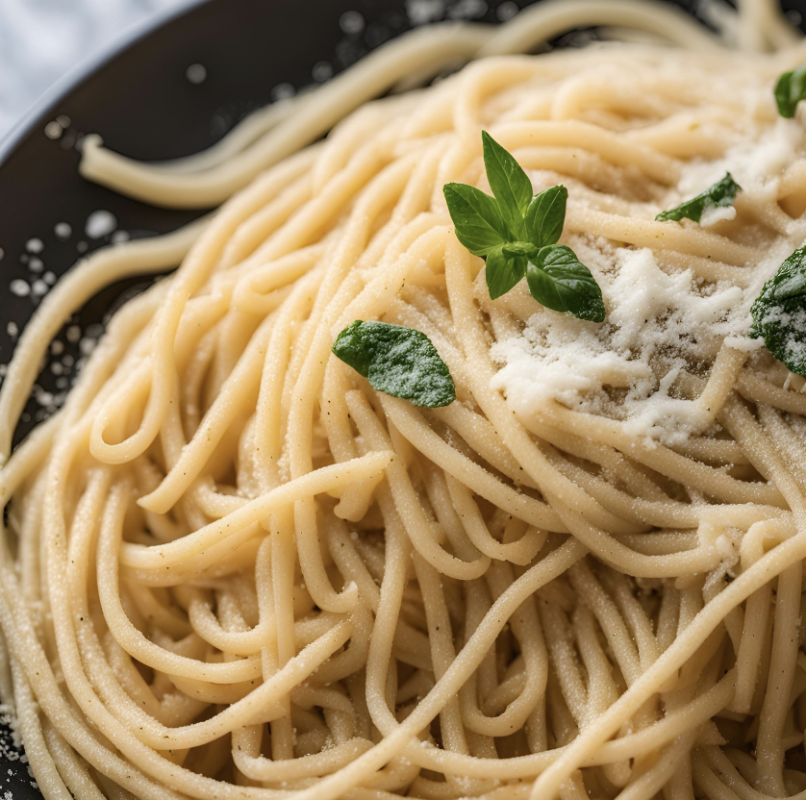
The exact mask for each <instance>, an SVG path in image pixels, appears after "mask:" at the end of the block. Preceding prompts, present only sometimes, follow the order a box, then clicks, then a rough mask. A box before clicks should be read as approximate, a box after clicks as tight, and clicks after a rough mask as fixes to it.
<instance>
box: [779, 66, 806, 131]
mask: <svg viewBox="0 0 806 800" xmlns="http://www.w3.org/2000/svg"><path fill="white" fill-rule="evenodd" d="M801 100H806V64H802V65H801V66H799V67H798V68H797V69H796V70H794V71H793V72H785V73H784V74H783V75H781V77H780V78H778V82H777V83H776V84H775V104H776V105H777V106H778V113H779V114H780V115H781V116H782V117H786V118H787V119H792V117H794V116H795V112H796V111H797V109H798V103H799V102H800V101H801Z"/></svg>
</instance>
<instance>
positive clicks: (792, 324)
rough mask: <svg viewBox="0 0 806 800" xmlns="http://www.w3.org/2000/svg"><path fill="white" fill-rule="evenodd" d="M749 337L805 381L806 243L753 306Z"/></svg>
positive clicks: (780, 268) (772, 279)
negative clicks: (760, 342) (758, 340)
mask: <svg viewBox="0 0 806 800" xmlns="http://www.w3.org/2000/svg"><path fill="white" fill-rule="evenodd" d="M750 313H751V314H752V317H753V327H752V330H751V336H753V338H755V339H759V338H763V339H764V344H765V345H766V346H767V349H768V350H769V351H770V352H771V353H772V354H773V355H774V356H775V357H776V358H777V359H778V360H779V361H782V362H783V363H784V364H785V365H786V366H787V367H788V368H789V369H790V370H791V371H792V372H794V373H796V374H797V375H801V376H803V377H804V378H806V244H804V245H803V246H802V247H800V248H799V249H798V250H795V252H794V253H792V255H791V256H789V258H787V259H786V261H784V263H783V264H781V266H780V267H779V269H778V272H777V273H776V274H775V276H774V277H773V278H771V279H770V280H768V281H767V283H765V284H764V288H763V289H762V290H761V294H760V295H759V296H758V298H756V301H755V302H754V303H753V306H752V308H751V309H750Z"/></svg>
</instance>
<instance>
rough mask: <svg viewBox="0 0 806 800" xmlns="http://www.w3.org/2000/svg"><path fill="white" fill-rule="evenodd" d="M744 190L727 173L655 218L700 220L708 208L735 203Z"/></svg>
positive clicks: (664, 219) (662, 220)
mask: <svg viewBox="0 0 806 800" xmlns="http://www.w3.org/2000/svg"><path fill="white" fill-rule="evenodd" d="M741 190H742V187H741V186H739V184H738V183H736V181H735V180H733V176H732V175H731V174H730V172H726V173H725V177H724V178H722V180H719V181H717V182H716V183H715V184H714V185H713V186H710V187H709V188H708V189H706V190H705V191H704V192H702V193H701V194H698V195H697V196H696V197H692V198H691V200H686V202H685V203H681V204H680V205H679V206H677V207H676V208H672V209H670V210H669V211H661V213H660V214H658V215H657V216H656V217H655V219H657V220H660V221H661V222H665V221H667V220H674V221H675V222H680V220H682V219H684V218H686V219H692V220H694V222H699V221H700V220H701V219H702V215H703V213H704V212H705V209H706V208H727V207H728V206H731V205H733V201H734V200H735V199H736V195H737V194H739V192H740V191H741Z"/></svg>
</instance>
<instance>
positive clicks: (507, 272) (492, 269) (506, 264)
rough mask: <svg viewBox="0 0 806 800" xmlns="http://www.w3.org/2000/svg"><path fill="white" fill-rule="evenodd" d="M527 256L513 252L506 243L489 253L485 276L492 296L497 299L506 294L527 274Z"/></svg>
mask: <svg viewBox="0 0 806 800" xmlns="http://www.w3.org/2000/svg"><path fill="white" fill-rule="evenodd" d="M527 263H528V262H527V259H526V256H524V255H520V254H511V253H508V252H507V251H506V245H505V246H504V247H499V248H498V249H496V250H493V251H492V252H491V253H488V254H487V266H486V269H485V277H486V278H487V289H488V291H489V292H490V297H491V298H492V299H493V300H495V299H496V298H498V297H501V295H502V294H506V293H507V292H508V291H509V290H510V289H512V288H513V287H514V286H515V284H516V283H518V282H519V281H520V279H521V278H522V277H523V276H524V275H525V274H526V264H527Z"/></svg>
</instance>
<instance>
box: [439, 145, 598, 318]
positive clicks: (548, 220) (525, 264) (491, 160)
mask: <svg viewBox="0 0 806 800" xmlns="http://www.w3.org/2000/svg"><path fill="white" fill-rule="evenodd" d="M481 137H482V144H483V151H484V168H485V170H486V172H487V180H488V181H489V183H490V188H491V189H492V190H493V195H494V197H490V195H488V194H486V193H485V192H482V191H481V190H480V189H477V188H476V187H475V186H468V185H467V184H465V183H449V184H446V185H445V187H444V189H443V192H444V194H445V201H446V203H447V204H448V211H449V213H450V215H451V219H452V220H453V224H454V226H455V229H456V238H457V239H459V241H460V242H461V243H462V244H463V245H464V246H465V247H466V248H467V249H468V250H469V251H470V252H471V253H473V255H476V256H481V257H483V258H484V259H486V267H485V276H486V278H487V289H488V290H489V292H490V297H491V298H492V299H493V300H495V299H496V298H498V297H501V295H503V294H506V293H507V292H508V291H509V290H510V289H512V288H513V287H514V286H515V285H516V284H517V283H519V282H520V280H521V279H522V278H523V277H526V279H527V283H528V285H529V291H530V292H531V294H532V297H534V298H535V300H537V301H538V302H539V303H541V304H542V305H544V306H546V308H550V309H552V310H554V311H561V312H564V313H567V314H572V315H573V316H575V317H578V318H579V319H585V320H590V321H592V322H602V321H603V320H604V318H605V308H604V302H603V300H602V290H601V289H600V288H599V285H598V284H597V283H596V280H595V279H594V277H593V275H592V274H591V271H590V270H589V269H588V268H587V267H586V266H585V265H584V264H582V263H580V261H579V259H577V257H576V255H575V254H574V251H573V250H571V248H570V247H566V246H565V245H559V244H557V242H558V240H559V238H560V236H561V235H562V232H563V225H564V224H565V210H566V203H567V200H568V191H567V190H566V188H565V187H564V186H552V187H551V188H550V189H546V190H545V191H544V192H540V193H539V194H536V195H534V194H533V193H532V182H531V181H530V180H529V176H528V175H527V174H526V173H525V172H524V171H523V169H522V168H521V166H520V164H518V162H517V161H516V160H515V159H514V158H513V157H512V155H511V154H510V153H509V152H507V150H505V149H504V148H503V147H502V146H501V145H500V144H498V142H496V141H495V139H493V137H492V136H490V134H489V133H487V132H486V131H484V132H483V133H482V134H481Z"/></svg>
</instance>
